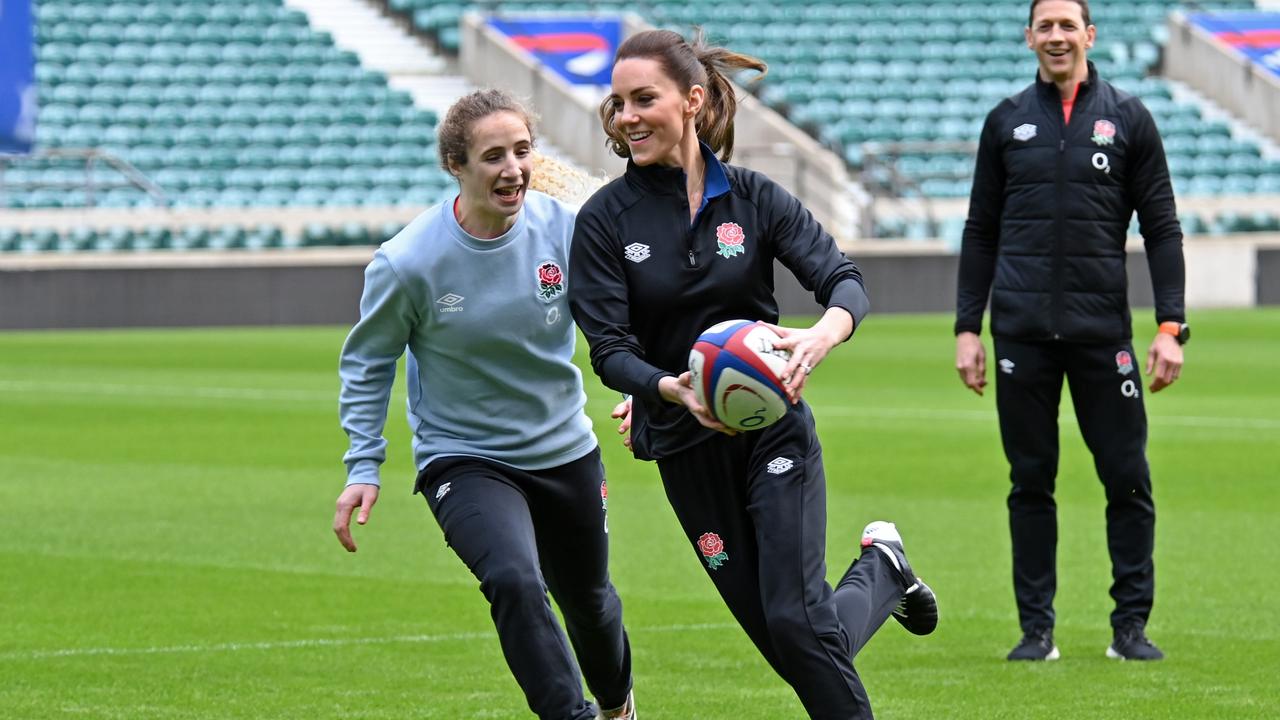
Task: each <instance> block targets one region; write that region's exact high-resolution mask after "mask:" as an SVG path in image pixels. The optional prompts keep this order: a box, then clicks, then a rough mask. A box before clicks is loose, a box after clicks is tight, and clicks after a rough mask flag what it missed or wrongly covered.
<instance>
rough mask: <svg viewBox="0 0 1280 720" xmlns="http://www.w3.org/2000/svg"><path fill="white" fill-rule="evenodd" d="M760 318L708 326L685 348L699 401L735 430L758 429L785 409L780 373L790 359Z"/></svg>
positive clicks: (767, 424)
mask: <svg viewBox="0 0 1280 720" xmlns="http://www.w3.org/2000/svg"><path fill="white" fill-rule="evenodd" d="M781 339H782V338H780V337H779V336H778V334H777V333H775V332H774V331H772V330H770V329H769V327H768V326H766V325H765V324H764V323H762V322H756V321H752V320H728V321H725V322H722V323H716V324H715V325H712V326H711V327H709V328H707V329H706V330H705V331H704V332H703V333H702V334H701V335H699V336H698V339H697V341H696V342H694V344H693V349H692V350H690V351H689V371H690V372H691V373H692V374H693V391H694V392H695V393H696V394H697V397H698V402H700V403H702V405H703V406H704V407H706V408H707V409H709V410H710V411H711V414H712V415H714V416H715V418H716V419H717V420H719V421H720V422H722V423H724V424H725V425H727V426H728V427H731V428H733V429H734V430H759V429H760V428H763V427H768V426H770V425H772V424H773V423H775V422H777V421H778V418H780V417H782V416H783V415H785V414H786V413H787V409H788V408H789V407H790V404H789V403H788V402H787V391H786V389H785V388H784V387H783V385H782V379H781V377H780V376H781V374H782V371H783V369H784V368H785V367H786V366H787V361H788V360H789V359H790V358H791V352H790V351H789V350H777V349H775V348H774V344H775V343H777V342H778V341H779V340H781Z"/></svg>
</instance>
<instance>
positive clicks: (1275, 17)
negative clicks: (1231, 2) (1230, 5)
mask: <svg viewBox="0 0 1280 720" xmlns="http://www.w3.org/2000/svg"><path fill="white" fill-rule="evenodd" d="M1187 20H1188V21H1190V22H1191V23H1193V24H1195V25H1199V26H1200V27H1202V28H1204V29H1205V30H1208V31H1209V32H1210V33H1212V34H1213V36H1214V37H1215V38H1217V39H1218V40H1220V41H1222V42H1224V43H1226V44H1227V45H1230V46H1231V47H1233V48H1235V49H1236V51H1238V52H1240V53H1241V54H1243V55H1244V56H1245V57H1248V58H1249V59H1250V60H1252V61H1253V62H1255V63H1257V64H1258V65H1261V66H1262V67H1264V68H1266V69H1267V70H1270V71H1271V72H1272V73H1275V74H1276V75H1280V13H1277V12H1260V11H1254V12H1218V13H1197V14H1192V15H1188V16H1187Z"/></svg>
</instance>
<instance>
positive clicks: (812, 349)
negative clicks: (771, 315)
mask: <svg viewBox="0 0 1280 720" xmlns="http://www.w3.org/2000/svg"><path fill="white" fill-rule="evenodd" d="M765 325H767V326H768V327H769V329H770V330H773V331H774V332H775V333H777V334H778V335H779V336H780V337H781V338H782V339H781V340H780V341H778V342H777V343H776V344H774V347H775V348H777V349H779V350H790V351H791V359H790V360H788V361H787V366H786V368H784V369H783V371H782V375H781V377H782V384H783V386H784V387H785V388H786V390H787V397H788V398H789V399H790V400H791V403H792V404H795V403H798V402H800V394H801V393H802V392H803V391H804V386H805V383H806V381H808V379H809V373H811V372H813V369H814V368H816V367H818V365H819V364H820V363H821V362H822V361H823V360H824V359H825V358H826V357H827V353H829V352H831V348H833V347H835V346H836V345H839V344H840V343H842V342H844V340H845V338H847V337H849V335H850V334H851V333H852V332H853V316H852V315H850V314H849V313H848V312H847V311H846V310H844V309H842V308H830V309H828V310H827V312H826V314H825V315H823V316H822V319H821V320H819V321H818V322H816V323H814V325H813V327H810V328H788V327H782V326H781V325H773V324H770V323H765Z"/></svg>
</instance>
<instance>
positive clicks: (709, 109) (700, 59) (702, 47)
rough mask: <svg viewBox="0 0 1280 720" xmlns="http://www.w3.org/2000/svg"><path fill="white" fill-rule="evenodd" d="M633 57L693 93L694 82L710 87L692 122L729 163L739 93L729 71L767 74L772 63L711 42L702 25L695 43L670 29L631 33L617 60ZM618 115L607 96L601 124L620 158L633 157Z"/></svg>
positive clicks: (602, 105) (723, 159)
mask: <svg viewBox="0 0 1280 720" xmlns="http://www.w3.org/2000/svg"><path fill="white" fill-rule="evenodd" d="M629 58H648V59H651V60H655V61H657V63H658V65H659V66H661V67H662V70H663V72H664V73H665V74H666V75H667V77H668V78H670V79H671V80H672V81H673V82H675V84H676V85H677V86H678V87H679V88H680V90H681V92H686V93H687V92H689V89H690V88H692V87H693V86H694V85H701V86H703V88H705V89H706V91H707V94H706V102H705V103H703V106H702V110H701V111H700V112H699V113H698V117H697V118H696V119H695V120H694V127H695V128H696V129H697V133H698V139H699V140H701V141H702V142H704V143H706V144H707V145H708V146H710V147H711V149H712V151H714V152H715V153H717V154H718V155H719V156H720V159H721V160H722V161H725V162H727V161H728V160H729V159H730V158H731V157H732V156H733V120H734V116H735V115H736V114H737V112H738V97H737V94H736V93H735V92H734V88H733V83H732V82H731V81H730V80H729V77H728V75H729V73H731V72H733V71H735V70H755V71H757V72H759V73H760V75H761V76H762V77H763V76H764V74H765V73H767V72H768V71H769V66H768V65H766V64H765V62H764V61H763V60H760V59H759V58H755V57H751V56H750V55H743V54H740V53H736V52H733V51H731V50H728V49H726V48H722V47H718V46H715V45H708V44H707V43H706V41H705V40H704V38H703V34H702V30H701V28H698V29H697V31H696V34H695V35H694V39H693V42H692V43H689V42H686V41H685V39H684V37H682V36H681V35H680V34H679V33H676V32H672V31H670V30H648V31H645V32H641V33H637V34H635V35H632V36H631V37H630V38H627V40H626V42H624V43H622V45H621V46H620V47H619V48H618V53H617V55H616V56H615V57H614V64H617V63H619V62H621V61H622V60H626V59H629ZM615 113H616V110H615V108H614V104H613V98H612V97H609V98H605V101H604V102H603V103H601V104H600V123H601V125H602V126H603V127H604V132H605V135H607V136H608V138H607V140H606V141H605V142H606V144H607V145H608V147H609V149H610V150H612V151H613V152H614V154H615V155H617V156H618V157H623V158H625V157H630V156H631V151H630V149H629V148H628V147H627V138H626V135H625V134H624V133H622V132H621V131H620V130H618V129H617V128H615V127H614V115H615Z"/></svg>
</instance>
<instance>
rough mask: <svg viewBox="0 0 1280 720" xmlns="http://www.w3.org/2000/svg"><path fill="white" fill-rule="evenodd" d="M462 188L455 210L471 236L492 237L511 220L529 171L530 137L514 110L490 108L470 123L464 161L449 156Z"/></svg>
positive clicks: (504, 230) (508, 227)
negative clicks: (492, 111) (459, 162)
mask: <svg viewBox="0 0 1280 720" xmlns="http://www.w3.org/2000/svg"><path fill="white" fill-rule="evenodd" d="M449 172H451V173H453V175H454V177H456V178H458V184H459V185H460V186H461V188H462V192H461V196H460V200H459V207H458V214H459V216H460V218H459V219H460V221H461V222H462V226H463V228H464V229H466V230H467V232H469V233H471V234H472V235H475V236H477V237H497V236H499V235H501V234H502V233H504V232H506V231H507V230H508V229H510V228H511V226H512V225H514V224H515V221H516V220H515V218H516V214H517V213H519V212H520V208H521V207H522V206H523V205H524V197H525V193H526V192H527V191H528V189H529V178H530V176H531V175H532V174H533V138H532V137H531V136H530V134H529V128H528V126H527V125H525V121H524V119H523V118H521V117H520V116H519V115H516V114H515V113H512V112H496V113H493V114H490V115H486V116H485V117H482V118H480V119H479V120H477V121H476V122H475V124H474V125H472V127H471V137H470V139H469V141H468V143H467V161H466V164H461V165H460V164H458V162H457V161H456V160H454V159H453V158H450V161H449Z"/></svg>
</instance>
